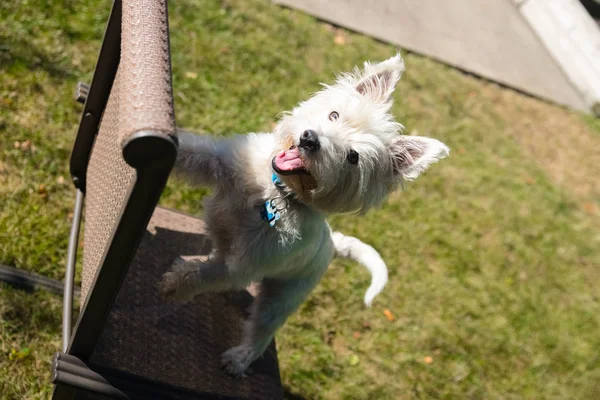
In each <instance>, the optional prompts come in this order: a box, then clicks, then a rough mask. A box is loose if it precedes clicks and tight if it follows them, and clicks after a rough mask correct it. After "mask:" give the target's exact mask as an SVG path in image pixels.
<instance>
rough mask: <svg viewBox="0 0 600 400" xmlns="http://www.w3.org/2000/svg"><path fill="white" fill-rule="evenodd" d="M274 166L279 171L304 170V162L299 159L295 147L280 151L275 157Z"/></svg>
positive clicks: (298, 153)
mask: <svg viewBox="0 0 600 400" xmlns="http://www.w3.org/2000/svg"><path fill="white" fill-rule="evenodd" d="M275 165H276V166H277V168H279V169H280V170H281V171H294V170H297V169H299V168H304V162H302V159H301V158H300V152H299V151H298V148H297V147H294V148H293V149H290V150H287V151H286V150H282V151H281V152H280V153H279V154H277V157H275Z"/></svg>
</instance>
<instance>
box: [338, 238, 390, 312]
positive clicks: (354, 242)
mask: <svg viewBox="0 0 600 400" xmlns="http://www.w3.org/2000/svg"><path fill="white" fill-rule="evenodd" d="M331 238H332V239H333V244H334V245H335V251H336V255H337V256H340V257H346V258H350V259H352V260H354V261H356V262H358V263H360V264H362V265H363V266H365V267H366V268H367V269H368V270H369V272H371V286H369V289H368V290H367V293H366V294H365V304H366V305H367V307H370V306H371V303H372V302H373V299H374V298H375V296H377V295H378V294H379V293H381V291H382V290H383V287H384V286H385V284H386V283H387V281H388V271H387V267H386V266H385V263H384V262H383V260H382V259H381V256H380V255H379V253H378V252H377V250H375V249H374V248H373V247H371V246H369V245H368V244H365V243H363V242H361V241H360V240H358V239H357V238H355V237H352V236H345V235H344V234H342V233H340V232H332V234H331Z"/></svg>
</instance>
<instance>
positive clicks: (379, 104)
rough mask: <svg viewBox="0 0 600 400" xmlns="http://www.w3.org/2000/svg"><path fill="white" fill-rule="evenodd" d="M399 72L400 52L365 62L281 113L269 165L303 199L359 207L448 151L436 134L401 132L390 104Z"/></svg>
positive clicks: (323, 207)
mask: <svg viewBox="0 0 600 400" xmlns="http://www.w3.org/2000/svg"><path fill="white" fill-rule="evenodd" d="M403 72H404V62H403V61H402V58H401V57H400V55H396V56H395V57H392V58H390V59H389V60H386V61H384V62H382V63H379V64H371V63H368V62H367V63H365V66H364V69H363V70H362V71H361V70H358V69H355V70H354V71H353V72H352V73H349V74H345V75H342V76H340V77H339V78H338V80H337V81H336V83H335V84H334V85H332V86H327V85H325V89H324V90H322V91H320V92H318V93H316V94H315V95H314V96H313V97H311V98H310V99H309V100H307V101H305V102H303V103H300V104H299V105H298V106H297V107H296V108H294V109H293V110H292V111H291V112H290V113H288V114H286V115H285V116H284V117H283V118H282V119H281V121H280V122H279V123H278V125H277V126H276V128H275V133H276V135H277V139H278V146H279V152H278V153H277V154H276V155H275V156H274V158H273V160H272V165H273V169H274V170H275V172H276V173H277V174H278V175H279V177H280V178H281V179H282V180H283V181H284V183H285V184H286V185H288V186H289V187H290V188H291V189H292V190H293V191H294V192H295V193H296V194H297V195H298V196H299V197H300V199H301V200H302V201H303V202H304V203H306V204H307V205H309V206H311V207H314V208H316V209H317V210H320V211H322V212H326V213H335V212H364V211H367V210H368V209H369V208H371V207H373V206H375V205H378V204H379V203H381V201H382V200H383V199H384V198H385V197H386V195H387V194H388V193H390V192H391V191H392V190H394V189H395V188H396V187H397V186H399V185H402V184H403V183H404V182H406V181H410V180H413V179H415V178H416V177H417V176H418V175H419V174H420V173H421V172H423V171H424V170H425V169H426V168H427V167H428V166H429V165H430V164H431V163H433V162H436V161H438V160H439V159H441V158H444V157H446V156H447V155H448V152H449V150H448V148H447V147H446V146H445V145H444V144H443V143H441V142H440V141H438V140H435V139H430V138H425V137H417V136H403V135H400V132H401V131H402V129H403V127H402V125H400V124H399V123H397V122H396V121H395V120H394V117H393V116H392V115H391V114H390V108H391V106H392V98H391V95H392V93H393V92H394V89H395V86H396V84H397V83H398V80H400V77H401V75H402V73H403Z"/></svg>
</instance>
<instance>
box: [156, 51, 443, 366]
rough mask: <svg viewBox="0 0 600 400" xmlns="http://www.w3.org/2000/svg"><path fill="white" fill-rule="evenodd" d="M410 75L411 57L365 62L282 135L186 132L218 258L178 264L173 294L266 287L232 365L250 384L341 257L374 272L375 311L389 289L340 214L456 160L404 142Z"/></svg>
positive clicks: (434, 148)
mask: <svg viewBox="0 0 600 400" xmlns="http://www.w3.org/2000/svg"><path fill="white" fill-rule="evenodd" d="M403 72H404V62H403V61H402V58H401V57H400V55H396V56H395V57H392V58H390V59H389V60H387V61H384V62H382V63H379V64H371V63H365V66H364V70H362V71H360V70H358V69H355V70H354V71H353V72H352V73H349V74H345V75H342V76H341V77H339V78H338V80H337V82H336V83H335V84H334V85H332V86H327V85H325V87H324V89H323V90H322V91H320V92H318V93H316V94H315V95H314V96H313V97H311V98H310V99H309V100H307V101H305V102H303V103H300V105H298V106H297V107H296V108H294V110H293V111H292V112H289V113H286V114H285V115H284V116H283V118H282V119H281V121H280V122H279V123H278V124H277V126H276V127H275V130H274V132H273V133H251V134H248V135H244V136H237V137H233V138H226V139H215V138H213V137H206V136H195V135H191V134H185V133H182V134H181V135H180V140H181V141H182V146H181V149H180V154H179V156H178V160H177V168H178V170H179V171H180V172H182V173H183V174H184V175H186V176H187V177H188V178H190V179H191V180H192V181H193V182H195V183H196V184H199V185H210V186H212V187H213V188H214V190H215V194H214V196H213V197H212V198H211V199H209V200H208V201H207V203H206V207H205V210H206V215H205V221H206V226H207V231H208V234H209V237H210V238H211V240H212V242H213V245H214V250H213V251H212V253H211V255H210V256H209V258H208V261H203V262H198V261H196V262H186V261H184V260H181V259H180V260H177V261H176V262H175V263H174V264H173V267H172V269H171V271H169V272H167V273H166V274H165V275H164V277H163V280H162V283H161V288H160V290H161V295H162V296H163V298H164V299H166V300H169V301H179V302H185V301H188V300H191V299H192V298H194V296H196V295H198V294H200V293H205V292H214V291H226V290H231V289H242V288H245V287H247V286H248V285H249V284H250V283H252V282H258V283H259V293H258V295H257V296H256V297H255V299H254V303H253V305H252V309H251V315H250V317H249V319H248V321H247V322H246V324H245V327H244V335H243V340H242V343H241V344H240V345H239V346H237V347H234V348H232V349H230V350H228V351H227V352H225V353H224V354H223V355H222V358H221V359H222V363H223V366H224V368H225V369H226V370H227V371H228V372H229V373H231V374H234V375H242V374H243V373H244V371H246V369H247V368H248V366H249V365H250V363H252V361H254V360H255V359H257V358H258V357H260V356H261V355H262V354H263V352H264V350H265V349H266V348H267V346H268V345H269V343H270V342H271V340H272V339H273V336H274V334H275V331H276V330H277V329H278V328H280V327H281V326H282V325H283V323H284V322H285V321H286V319H287V318H288V316H289V315H290V314H291V313H292V312H294V311H295V310H296V309H297V308H298V307H299V306H300V304H301V303H302V302H303V301H304V300H305V299H306V297H307V296H308V294H309V293H310V292H311V291H312V290H313V288H314V287H315V285H316V284H317V283H318V282H319V280H320V279H321V277H322V276H323V273H324V272H325V271H326V270H327V266H328V265H329V263H330V262H331V260H332V259H333V257H334V256H335V255H338V256H342V257H349V258H351V259H353V260H356V261H358V262H359V263H361V264H362V265H364V266H365V267H366V268H367V269H368V270H369V271H370V272H371V274H372V282H371V285H370V287H369V289H368V290H367V293H366V295H365V298H364V300H365V303H366V304H367V306H369V305H370V304H371V302H372V301H373V298H374V297H375V296H376V295H377V294H378V293H379V292H381V290H382V289H383V287H384V285H385V284H386V282H387V278H388V273H387V268H386V266H385V264H384V262H383V260H382V259H381V257H380V256H379V254H378V253H377V251H375V249H373V248H372V247H371V246H369V245H366V244H364V243H362V242H361V241H360V240H358V239H356V238H353V237H349V236H344V235H343V234H341V233H339V232H332V231H331V229H330V227H329V225H328V224H327V222H326V221H325V218H326V216H327V215H328V214H331V213H364V212H366V211H367V210H369V209H370V208H371V207H374V206H377V205H379V204H380V203H381V202H382V201H383V200H384V198H385V197H386V196H387V195H388V194H389V193H390V192H392V191H393V190H394V189H395V188H397V187H398V186H402V185H403V184H404V183H405V182H406V181H410V180H413V179H415V178H416V177H417V176H418V175H419V174H420V173H421V172H423V171H424V170H425V169H426V168H427V167H428V166H429V165H430V164H431V163H433V162H436V161H438V160H440V159H441V158H444V157H446V156H447V155H448V152H449V150H448V148H447V147H446V146H445V145H444V144H443V143H441V142H439V141H437V140H435V139H429V138H424V137H417V136H402V135H400V134H399V133H400V132H401V130H402V129H403V127H402V125H400V124H399V123H397V122H395V121H394V118H393V116H392V115H391V114H390V108H391V106H392V99H391V95H392V92H393V91H394V88H395V86H396V83H397V82H398V80H399V79H400V76H401V75H402V73H403Z"/></svg>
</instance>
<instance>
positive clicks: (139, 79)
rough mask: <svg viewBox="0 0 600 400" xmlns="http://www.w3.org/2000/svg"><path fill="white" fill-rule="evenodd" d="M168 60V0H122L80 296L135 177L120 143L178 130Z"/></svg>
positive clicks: (90, 177)
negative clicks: (116, 63) (137, 136)
mask: <svg viewBox="0 0 600 400" xmlns="http://www.w3.org/2000/svg"><path fill="white" fill-rule="evenodd" d="M170 65H171V64H170V52H169V30H168V15H167V3H166V1H165V0H160V1H156V0H136V1H125V2H123V5H122V32H121V59H120V63H119V69H118V71H117V75H116V77H115V82H114V83H113V87H112V90H111V94H110V97H109V100H108V104H107V106H106V109H105V110H104V114H103V117H102V122H101V124H100V129H99V133H98V135H97V137H96V141H95V143H94V148H93V150H92V154H91V157H90V162H89V165H88V170H87V176H86V181H87V184H86V186H87V193H86V196H87V198H86V208H85V221H86V224H85V231H84V251H83V274H82V285H81V289H82V290H81V296H82V299H84V298H85V297H86V296H87V293H88V291H89V289H90V287H91V285H92V283H93V280H94V277H95V275H96V271H97V269H98V267H99V266H100V265H101V263H102V261H103V258H104V254H105V252H106V250H107V248H108V246H109V245H110V243H109V240H110V238H111V234H112V232H113V231H114V229H116V225H117V224H118V221H119V217H120V215H121V212H122V209H123V207H124V205H125V203H126V201H127V197H128V194H129V192H130V190H131V186H132V184H133V181H134V179H135V171H134V170H133V169H132V168H130V167H129V166H128V165H127V164H126V162H125V161H124V159H123V156H122V148H121V143H122V142H123V141H124V140H126V139H127V138H128V137H130V136H131V135H132V134H134V133H136V132H138V131H146V130H154V131H161V132H166V133H168V134H175V122H174V111H173V96H172V87H171V67H170ZM100 72H101V71H100ZM92 90H93V88H92ZM81 305H82V307H83V305H84V302H83V301H82V302H81Z"/></svg>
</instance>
